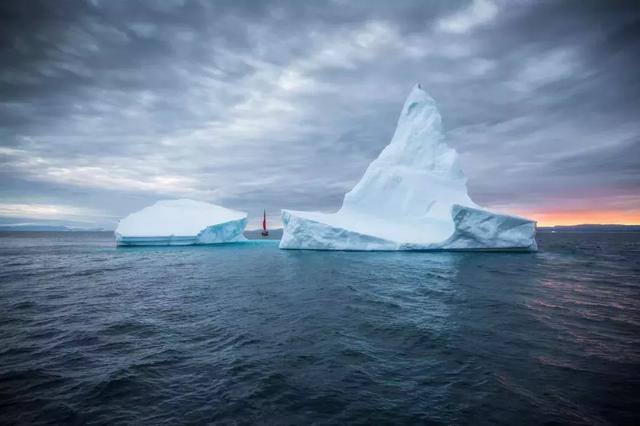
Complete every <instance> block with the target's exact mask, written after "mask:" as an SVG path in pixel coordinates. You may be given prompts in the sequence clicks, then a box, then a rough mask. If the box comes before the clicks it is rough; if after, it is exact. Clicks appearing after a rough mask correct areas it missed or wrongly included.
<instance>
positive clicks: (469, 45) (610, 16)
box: [0, 0, 640, 226]
mask: <svg viewBox="0 0 640 426" xmlns="http://www.w3.org/2000/svg"><path fill="white" fill-rule="evenodd" d="M638 58H640V8H639V7H638V5H637V2H634V1H631V2H615V3H608V2H583V1H565V2H557V1H547V2H502V1H496V2H494V1H490V0H476V1H473V2H469V1H460V2H450V1H441V2H440V1H438V2H423V1H395V2H389V1H372V2H351V1H342V0H334V1H325V2H315V1H314V2H301V1H270V2H254V1H217V2H208V1H195V0H184V1H168V0H167V1H162V2H154V1H137V2H133V1H127V2H124V1H102V0H92V1H86V2H80V1H65V0H62V1H56V2H51V1H35V0H34V1H30V2H22V1H17V0H16V1H5V2H2V3H0V165H1V167H2V171H1V172H0V178H1V179H2V181H1V184H0V215H1V216H5V217H8V216H16V217H17V216H21V217H22V216H24V217H28V218H29V217H30V218H35V219H42V218H47V217H49V218H50V219H56V220H64V219H65V218H66V219H67V220H69V221H74V222H79V221H80V222H81V221H83V220H84V221H87V222H92V223H98V224H101V225H107V226H112V225H113V224H114V223H115V221H116V220H117V218H118V217H120V216H122V215H124V214H126V213H128V212H130V211H132V210H135V209H137V208H140V207H142V206H144V205H145V204H148V203H150V202H152V201H154V200H156V199H160V198H166V197H192V198H200V199H204V200H208V201H213V202H219V203H222V204H225V205H228V206H230V207H235V208H240V209H245V210H249V211H250V213H251V214H252V216H253V217H254V218H256V217H257V216H258V214H259V212H260V211H261V209H262V208H263V207H266V208H267V209H268V210H269V211H270V212H272V214H273V215H274V216H275V215H277V212H278V211H279V209H280V208H285V207H286V208H293V209H319V210H326V211H332V210H336V209H337V208H338V207H339V205H340V203H341V199H342V195H343V193H344V192H345V191H346V190H348V189H349V188H350V187H351V186H352V185H353V184H354V183H355V182H356V181H357V180H358V178H359V177H360V175H361V174H362V172H363V171H364V169H365V168H366V166H367V164H368V163H369V162H370V161H371V160H372V159H373V158H375V156H376V155H377V154H378V153H379V151H380V150H381V149H382V148H383V147H384V146H385V145H386V144H387V142H388V141H389V139H390V137H391V134H392V132H393V129H394V126H395V122H396V119H397V114H398V112H399V110H400V107H401V105H402V102H403V100H404V97H405V96H406V94H407V92H408V90H409V89H410V88H411V86H412V85H413V84H414V83H415V82H417V81H420V82H422V84H423V87H425V88H426V89H427V90H428V91H429V92H430V93H431V94H432V96H434V98H435V99H436V100H437V101H438V103H439V106H440V109H441V112H442V115H443V118H444V124H445V128H446V129H447V132H448V137H449V140H450V142H451V144H452V145H453V146H455V147H456V148H457V149H458V151H459V152H460V153H461V155H462V160H463V165H464V166H465V171H466V173H467V175H468V176H469V186H470V191H471V194H472V196H473V197H474V198H475V199H476V201H477V202H479V203H480V204H485V205H487V206H489V207H499V208H505V209H508V210H513V211H527V210H534V209H537V210H544V209H552V208H558V206H560V205H564V206H567V208H575V207H576V206H579V207H581V208H586V207H588V206H589V205H590V204H593V205H594V207H598V208H610V209H615V208H625V209H631V210H638V209H640V195H639V194H638V190H637V188H639V187H640V164H639V162H640V160H638V158H640V155H638V154H640V152H638V147H639V146H640V143H639V142H640V140H639V138H640V124H639V123H638V122H637V117H639V116H640V103H639V102H638V99H639V98H640V83H639V82H638V79H637V76H636V73H637V70H638V69H639V66H638V65H639V63H638V62H639V59H638ZM52 209H53V210H52ZM56 209H57V210H56ZM51 212H53V213H51ZM47 215H49V216H47Z"/></svg>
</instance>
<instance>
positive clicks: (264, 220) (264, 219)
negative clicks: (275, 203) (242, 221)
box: [262, 210, 267, 231]
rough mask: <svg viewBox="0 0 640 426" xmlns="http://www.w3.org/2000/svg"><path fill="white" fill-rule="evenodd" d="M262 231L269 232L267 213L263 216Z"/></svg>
mask: <svg viewBox="0 0 640 426" xmlns="http://www.w3.org/2000/svg"><path fill="white" fill-rule="evenodd" d="M262 229H263V230H265V231H266V230H267V211H266V210H265V211H264V215H263V216H262Z"/></svg>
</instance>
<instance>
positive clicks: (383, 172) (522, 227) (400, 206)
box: [280, 85, 537, 251]
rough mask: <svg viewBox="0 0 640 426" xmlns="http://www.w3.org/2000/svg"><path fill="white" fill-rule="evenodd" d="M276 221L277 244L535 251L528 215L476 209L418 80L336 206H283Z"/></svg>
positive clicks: (288, 246)
mask: <svg viewBox="0 0 640 426" xmlns="http://www.w3.org/2000/svg"><path fill="white" fill-rule="evenodd" d="M282 223H283V227H284V231H283V236H282V240H281V241H280V248H283V249H315V250H514V251H534V250H537V245H536V241H535V232H536V224H535V222H534V221H531V220H528V219H524V218H519V217H516V216H509V215H504V214H497V213H492V212H490V211H487V210H483V209H482V208H481V207H479V206H478V205H476V204H475V203H474V202H473V201H472V200H471V198H469V195H468V193H467V184H466V178H465V176H464V173H463V172H462V169H461V168H460V165H459V163H458V155H457V153H456V151H455V150H454V149H452V148H450V147H449V146H448V145H447V144H446V142H445V140H444V135H443V134H442V123H441V118H440V113H439V112H438V109H437V108H436V104H435V101H434V100H433V99H432V98H431V97H430V96H429V95H428V94H427V93H426V92H425V91H424V90H423V89H422V88H421V87H420V85H416V86H415V87H414V88H413V90H412V91H411V93H410V94H409V97H408V98H407V101H406V102H405V104H404V107H403V108H402V112H401V114H400V118H399V119H398V125H397V127H396V131H395V133H394V135H393V138H392V139H391V142H390V143H389V145H387V146H386V147H385V149H384V150H383V151H382V152H381V153H380V155H379V156H378V158H377V159H375V160H374V161H373V162H372V163H371V164H370V165H369V167H368V168H367V170H366V171H365V173H364V176H363V177H362V179H360V182H358V183H357V184H356V186H355V187H354V188H353V189H352V190H351V191H350V192H348V193H347V194H346V195H345V197H344V201H343V203H342V207H341V208H340V210H339V211H338V212H337V213H330V214H329V213H320V212H302V211H292V210H283V211H282Z"/></svg>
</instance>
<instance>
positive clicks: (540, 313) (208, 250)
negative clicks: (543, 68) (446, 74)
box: [0, 233, 640, 425]
mask: <svg viewBox="0 0 640 426" xmlns="http://www.w3.org/2000/svg"><path fill="white" fill-rule="evenodd" d="M538 241H539V244H540V251H539V252H538V253H532V254H522V253H364V252H359V253H344V252H303V251H281V250H278V248H277V242H269V241H264V242H255V243H247V244H230V245H224V246H218V247H170V248H169V247H168V248H124V249H123V248H121V249H117V248H115V247H114V243H113V238H112V236H111V235H110V234H108V233H3V234H0V423H2V424H14V423H20V424H32V423H42V424H45V423H56V424H59V423H82V424H85V423H92V424H107V423H109V424H116V423H121V424H172V425H173V424H183V423H216V422H218V423H222V424H255V423H259V424H264V423H266V424H310V423H315V424H344V423H360V424H364V423H367V424H381V423H396V424H409V423H419V424H473V425H480V424H490V425H493V424H509V425H511V424H541V423H547V424H549V423H556V424H634V423H635V424H638V420H639V415H640V404H639V402H640V400H639V398H638V396H639V395H640V233H600V234H598V233H573V234H571V233H566V234H565V233H556V234H539V237H538Z"/></svg>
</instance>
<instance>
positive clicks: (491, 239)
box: [400, 204, 538, 252]
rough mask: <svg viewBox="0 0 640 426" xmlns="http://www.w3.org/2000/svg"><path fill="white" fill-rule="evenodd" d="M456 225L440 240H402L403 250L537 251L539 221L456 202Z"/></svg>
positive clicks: (454, 210)
mask: <svg viewBox="0 0 640 426" xmlns="http://www.w3.org/2000/svg"><path fill="white" fill-rule="evenodd" d="M451 216H452V218H453V223H454V226H455V229H454V231H453V234H452V235H451V236H450V237H449V238H447V239H446V240H445V241H443V242H441V243H437V244H428V245H420V244H402V245H401V247H400V250H452V251H455V250H457V251H522V252H531V251H537V250H538V245H537V243H536V222H535V221H532V220H529V219H525V218H521V217H518V216H511V215H506V214H500V213H493V212H490V211H487V210H482V209H476V208H471V207H466V206H460V205H457V204H456V205H454V206H453V207H452V209H451Z"/></svg>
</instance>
